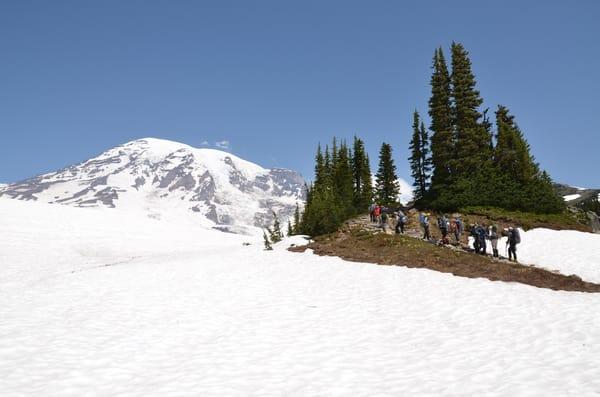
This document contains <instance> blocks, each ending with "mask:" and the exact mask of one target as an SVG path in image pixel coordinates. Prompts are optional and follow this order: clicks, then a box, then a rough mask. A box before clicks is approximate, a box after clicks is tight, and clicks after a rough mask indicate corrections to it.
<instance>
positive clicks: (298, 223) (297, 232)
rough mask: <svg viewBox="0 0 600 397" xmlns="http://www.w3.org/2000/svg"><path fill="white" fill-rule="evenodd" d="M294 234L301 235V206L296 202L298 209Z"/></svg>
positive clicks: (295, 211)
mask: <svg viewBox="0 0 600 397" xmlns="http://www.w3.org/2000/svg"><path fill="white" fill-rule="evenodd" d="M292 231H293V234H300V206H299V205H298V202H296V209H295V210H294V227H293V228H292Z"/></svg>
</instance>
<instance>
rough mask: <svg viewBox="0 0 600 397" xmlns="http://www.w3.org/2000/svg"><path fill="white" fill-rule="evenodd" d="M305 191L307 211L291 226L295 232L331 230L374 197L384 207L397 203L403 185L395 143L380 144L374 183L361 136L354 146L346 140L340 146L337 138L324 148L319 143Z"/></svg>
mask: <svg viewBox="0 0 600 397" xmlns="http://www.w3.org/2000/svg"><path fill="white" fill-rule="evenodd" d="M306 192H307V194H306V204H305V207H304V212H303V213H302V216H301V218H300V221H299V223H295V225H294V226H292V227H291V230H292V231H293V232H294V234H296V233H301V234H308V235H311V236H315V235H320V234H325V233H331V232H333V231H335V230H337V229H338V227H339V226H340V225H341V224H342V223H343V222H344V221H345V220H347V219H349V218H351V217H353V216H355V215H357V214H361V213H365V212H367V210H368V207H369V205H370V204H371V203H372V202H373V200H375V201H377V202H378V203H380V204H381V205H384V206H394V205H397V203H398V196H399V194H400V187H399V185H398V176H397V174H396V165H395V164H394V159H393V156H392V146H391V145H390V144H387V143H383V144H382V145H381V150H380V152H379V166H378V169H377V173H376V174H375V185H374V186H373V180H372V174H371V166H370V163H369V155H368V154H367V152H366V150H365V144H364V141H363V140H362V139H360V138H358V137H354V140H353V142H352V146H351V147H350V145H348V144H347V143H346V142H345V141H341V142H340V143H339V145H338V141H337V139H336V138H333V141H332V144H331V146H329V145H326V146H325V149H324V150H323V149H322V148H321V145H320V144H319V145H318V147H317V153H316V155H315V177H314V180H313V182H312V183H311V184H310V185H308V186H306ZM296 225H297V226H296Z"/></svg>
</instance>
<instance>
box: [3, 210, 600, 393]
mask: <svg viewBox="0 0 600 397" xmlns="http://www.w3.org/2000/svg"><path fill="white" fill-rule="evenodd" d="M0 219H2V222H0V319H2V320H1V321H0V395H2V396H21V395H31V396H39V395H44V396H81V395H103V396H108V395H111V396H112V395H127V396H175V395H177V396H182V395H190V396H223V395H227V396H248V395H256V396H258V395H260V396H281V395H289V396H307V395H323V396H372V395H394V396H398V395H505V396H514V395H531V396H538V395H553V396H558V395H577V396H584V395H595V394H597V393H598V392H599V391H600V377H598V371H599V368H600V333H599V332H598V330H599V329H600V316H598V315H597V313H598V312H600V295H597V294H584V293H568V292H556V291H550V290H544V289H538V288H534V287H530V286H525V285H520V284H509V283H501V282H490V281H488V280H483V279H466V278H459V277H454V276H452V275H449V274H443V273H437V272H433V271H429V270H424V269H408V268H404V267H394V266H377V265H372V264H362V263H349V262H344V261H342V260H340V259H338V258H328V257H318V256H314V255H312V254H311V253H310V252H306V253H304V254H294V253H290V252H287V251H285V250H284V249H283V248H285V242H284V244H280V245H278V246H277V247H276V249H275V250H274V251H269V252H265V251H263V250H262V244H261V242H260V240H259V239H256V240H254V239H249V238H247V237H244V236H240V235H231V234H223V233H219V232H216V231H212V230H206V229H205V228H204V227H202V226H201V225H197V224H195V223H193V222H192V221H189V219H188V218H183V219H179V220H177V221H174V220H166V219H149V218H148V217H146V216H139V214H136V213H133V214H128V213H127V212H125V211H121V210H119V209H118V208H117V209H113V210H110V209H106V208H72V207H67V206H57V205H48V204H44V203H34V202H21V201H17V200H8V199H0ZM296 239H297V238H296ZM246 241H250V242H252V243H253V244H252V245H250V246H246V245H243V243H244V242H246Z"/></svg>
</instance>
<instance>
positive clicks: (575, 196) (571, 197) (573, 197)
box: [563, 193, 581, 201]
mask: <svg viewBox="0 0 600 397" xmlns="http://www.w3.org/2000/svg"><path fill="white" fill-rule="evenodd" d="M579 197H581V194H579V193H576V194H567V195H566V196H563V199H564V200H565V201H573V200H576V199H578V198H579Z"/></svg>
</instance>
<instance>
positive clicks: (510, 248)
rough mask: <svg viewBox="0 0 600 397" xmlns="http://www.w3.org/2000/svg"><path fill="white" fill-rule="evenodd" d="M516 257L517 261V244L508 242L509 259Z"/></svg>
mask: <svg viewBox="0 0 600 397" xmlns="http://www.w3.org/2000/svg"><path fill="white" fill-rule="evenodd" d="M513 257H514V258H515V262H516V261H517V244H513V243H510V244H508V260H513Z"/></svg>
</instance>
